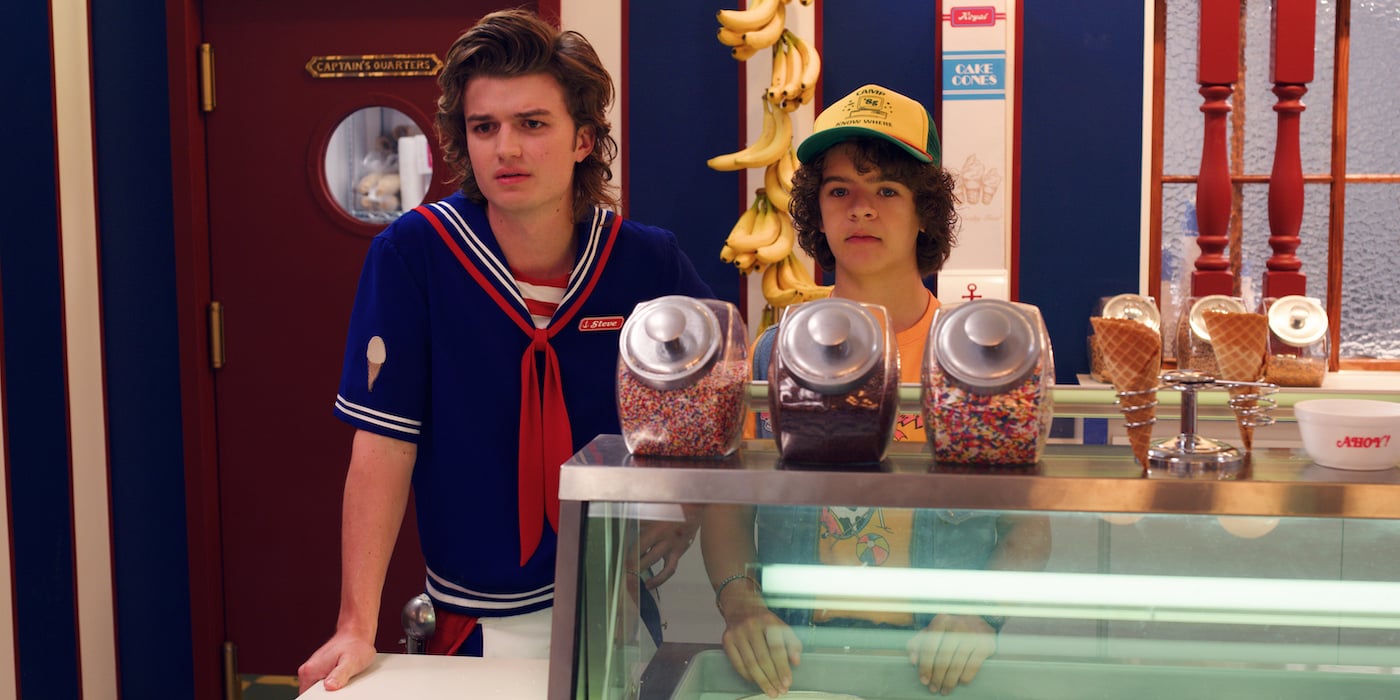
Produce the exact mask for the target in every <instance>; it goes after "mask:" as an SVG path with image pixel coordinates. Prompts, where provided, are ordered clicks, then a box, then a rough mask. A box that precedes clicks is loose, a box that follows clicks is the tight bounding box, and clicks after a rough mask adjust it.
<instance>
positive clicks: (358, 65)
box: [306, 53, 442, 78]
mask: <svg viewBox="0 0 1400 700" xmlns="http://www.w3.org/2000/svg"><path fill="white" fill-rule="evenodd" d="M440 70H442V59H440V58H438V57H437V54H431V53H407V54H366V55H359V56H351V55H346V56H312V57H311V58H310V59H309V60H308V61H307V62H306V72H307V73H310V74H311V77H313V78H401V77H410V76H423V75H437V72H438V71H440Z"/></svg>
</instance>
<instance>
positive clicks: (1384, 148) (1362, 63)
mask: <svg viewBox="0 0 1400 700" xmlns="http://www.w3.org/2000/svg"><path fill="white" fill-rule="evenodd" d="M1397 46H1400V0H1369V1H1367V2H1352V5H1351V82H1350V88H1349V90H1350V92H1349V94H1348V100H1347V123H1348V130H1347V171H1348V172H1351V173H1395V172H1397V171H1400V122H1397V121H1396V119H1395V115H1396V112H1397V110H1400V89H1397V88H1396V83H1395V80H1396V76H1397V75H1400V51H1397V50H1396V47H1397Z"/></svg>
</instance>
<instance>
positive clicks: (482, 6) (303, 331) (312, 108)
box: [204, 0, 515, 675]
mask: <svg viewBox="0 0 1400 700" xmlns="http://www.w3.org/2000/svg"><path fill="white" fill-rule="evenodd" d="M502 4H503V3H501V2H499V0H498V1H496V2H488V1H485V0H481V1H477V2H470V1H469V2H441V1H440V0H395V1H394V2H389V3H385V2H367V1H365V0H336V2H316V1H314V0H275V1H273V0H207V1H206V2H205V5H204V36H205V41H207V42H209V43H210V44H211V45H212V47H213V50H214V55H215V59H216V61H215V64H216V70H215V75H216V81H215V85H216V100H217V106H216V107H215V109H214V110H213V111H212V112H211V113H210V114H209V115H208V116H207V121H206V129H207V139H208V141H207V146H208V169H209V170H208V177H209V209H210V221H209V226H210V254H211V258H212V262H211V271H210V277H211V285H212V290H211V291H212V296H213V299H214V300H216V301H217V302H219V303H220V304H222V307H223V309H224V312H225V315H224V332H225V333H224V335H225V338H226V344H225V357H226V359H225V364H224V366H223V367H222V368H221V369H219V370H218V371H217V372H216V373H215V375H216V378H215V394H216V410H217V437H218V470H219V476H218V481H219V487H220V496H219V498H220V509H221V511H220V526H221V529H222V553H221V554H222V570H223V572H224V581H223V593H224V610H223V614H224V622H225V626H226V629H227V637H228V640H229V641H232V642H233V643H234V644H236V645H237V651H238V660H239V670H240V671H241V672H243V673H260V674H279V675H291V674H294V673H295V672H296V669H297V666H298V664H300V662H301V661H302V660H303V659H305V658H306V656H308V655H309V654H310V653H311V652H312V651H313V650H314V649H315V648H316V646H317V645H319V644H320V643H321V642H322V641H324V640H325V639H326V638H327V637H328V636H329V635H330V633H331V632H332V631H333V629H334V624H335V616H336V611H337V607H338V606H337V601H338V596H339V575H340V573H339V569H340V566H339V551H340V534H339V533H340V501H341V490H342V487H343V483H344V476H345V468H346V463H347V460H348V458H349V447H350V438H351V430H350V428H349V427H348V426H346V425H345V424H343V423H341V422H340V421H338V420H336V419H335V418H334V417H332V414H331V405H332V403H333V401H334V398H335V392H336V387H337V384H338V379H339V374H340V365H341V356H342V353H343V343H344V338H345V329H346V324H347V319H348V317H349V311H350V305H351V302H352V301H353V297H354V292H355V286H356V282H357V279H358V273H359V270H360V265H361V263H362V262H363V259H364V254H365V251H366V249H367V247H368V244H369V241H370V238H371V237H373V236H374V234H375V233H377V232H378V231H379V230H381V229H382V228H383V224H382V223H366V222H364V221H361V220H359V219H357V218H355V217H353V216H351V215H350V214H349V213H347V212H346V211H345V210H344V209H343V208H342V206H341V205H340V204H337V203H335V201H333V199H332V197H333V195H332V193H331V192H330V186H329V185H328V182H329V181H330V180H328V177H327V176H326V175H325V174H324V170H325V168H324V164H325V162H326V156H327V153H328V151H330V152H332V153H341V151H342V150H343V149H342V148H341V146H342V145H343V144H341V143H340V142H336V144H334V145H332V143H331V134H332V133H333V132H334V131H335V129H336V127H337V125H338V124H340V122H341V121H342V120H343V119H344V118H345V117H347V116H349V115H350V114H351V113H353V112H356V111H357V110H358V109H360V108H364V107H373V106H384V107H390V108H393V109H395V110H398V112H401V113H403V114H404V115H407V116H408V117H409V118H410V119H411V121H412V122H414V123H416V124H417V125H418V127H419V128H420V129H421V130H422V132H423V133H424V134H425V135H427V138H428V142H429V143H431V144H432V155H433V158H434V161H440V159H439V158H438V153H437V148H436V139H435V138H434V136H433V128H432V121H431V119H432V113H433V110H434V108H435V100H436V97H437V93H438V90H437V84H436V82H435V79H434V78H433V77H348V78H317V77H313V76H312V75H311V74H310V72H309V71H308V69H307V65H308V62H309V61H310V60H311V59H312V58H313V57H323V56H346V55H350V56H363V55H384V54H412V55H418V54H433V55H435V56H437V57H438V58H441V57H442V55H443V53H444V52H445V51H446V49H447V47H448V46H449V45H450V43H451V42H452V40H453V39H454V38H455V37H456V36H457V35H458V34H459V33H460V32H461V31H462V30H463V29H464V28H466V27H468V26H470V25H471V24H472V23H473V22H474V21H475V20H476V19H477V18H478V17H480V16H481V15H482V14H484V13H485V12H486V11H489V10H490V9H494V7H493V6H500V5H502ZM510 4H512V5H513V4H515V3H510ZM357 155H358V154H357ZM352 160H355V162H361V161H360V159H352ZM444 172H445V169H442V168H439V170H438V172H437V174H436V176H435V177H434V178H433V182H432V185H431V187H430V188H429V190H428V193H427V199H429V200H431V199H434V198H437V197H441V196H443V195H445V194H447V192H448V191H449V189H450V188H449V187H448V186H446V185H444V184H443V183H442V179H443V173H444ZM330 179H331V180H333V179H334V177H331V178H330ZM423 575H424V570H423V565H422V559H421V556H420V555H419V552H418V540H417V533H416V529H415V528H414V525H413V521H412V512H411V511H410V516H409V518H408V519H407V520H406V522H405V525H404V530H403V534H402V535H401V537H400V539H399V543H398V546H397V549H396V553H395V556H394V560H393V561H392V562H391V565H390V574H389V577H388V581H387V582H386V585H385V589H384V598H383V601H384V602H383V606H382V609H381V615H380V624H379V630H380V633H379V641H378V645H379V648H380V649H381V650H393V649H395V648H396V647H395V644H396V642H397V640H398V638H399V636H401V627H400V625H399V611H400V608H401V606H402V604H403V603H404V602H405V601H406V600H408V598H409V597H411V596H413V595H416V594H417V593H419V592H421V590H422V586H423ZM211 653H212V650H211Z"/></svg>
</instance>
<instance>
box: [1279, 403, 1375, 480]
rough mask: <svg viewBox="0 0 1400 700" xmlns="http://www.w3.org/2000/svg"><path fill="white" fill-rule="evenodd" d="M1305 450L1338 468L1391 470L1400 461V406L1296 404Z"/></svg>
mask: <svg viewBox="0 0 1400 700" xmlns="http://www.w3.org/2000/svg"><path fill="white" fill-rule="evenodd" d="M1293 415H1294V416H1296V417H1297V418H1298V434H1299V436H1301V437H1302V438H1303V449H1305V450H1307V452H1308V456H1309V457H1312V460H1313V461H1314V462H1317V463H1318V464H1321V465H1323V466H1326V467H1333V468H1336V469H1389V468H1391V467H1393V466H1395V464H1396V463H1397V462H1400V403H1393V402H1390V401H1373V400H1370V399H1308V400H1306V401H1299V402H1298V403H1296V404H1294V405H1293Z"/></svg>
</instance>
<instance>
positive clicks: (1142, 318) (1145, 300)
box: [1102, 294, 1162, 330]
mask: <svg viewBox="0 0 1400 700" xmlns="http://www.w3.org/2000/svg"><path fill="white" fill-rule="evenodd" d="M1102 316H1103V317H1104V318H1126V319H1128V320H1129V321H1138V322H1140V323H1143V324H1145V325H1146V326H1148V327H1149V328H1151V329H1153V330H1158V329H1159V328H1160V327H1161V325H1162V315H1161V314H1160V313H1159V312H1158V311H1157V305H1156V304H1154V303H1153V302H1152V299H1151V298H1150V297H1145V296H1143V295H1141V294H1119V295H1117V296H1113V297H1109V298H1107V299H1105V300H1104V302H1103V313H1102Z"/></svg>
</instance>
